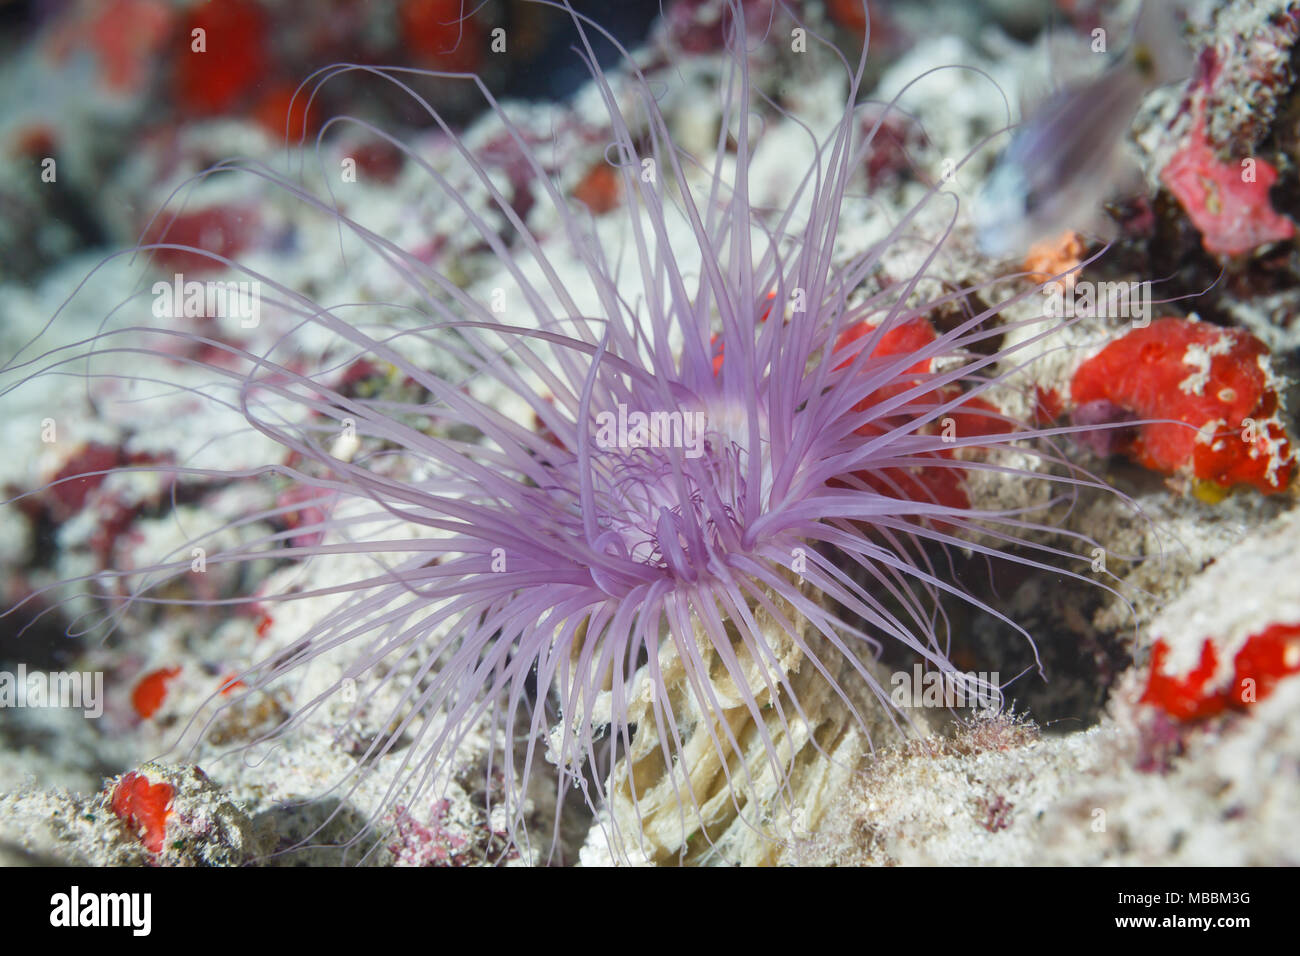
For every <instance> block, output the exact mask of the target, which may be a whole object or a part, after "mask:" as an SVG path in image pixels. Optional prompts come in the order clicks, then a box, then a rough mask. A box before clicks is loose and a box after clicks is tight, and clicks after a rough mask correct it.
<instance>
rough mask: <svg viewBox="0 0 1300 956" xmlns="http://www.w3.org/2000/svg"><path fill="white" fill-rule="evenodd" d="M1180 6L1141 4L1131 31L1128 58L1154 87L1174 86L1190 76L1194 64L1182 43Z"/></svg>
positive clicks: (1158, 1)
mask: <svg viewBox="0 0 1300 956" xmlns="http://www.w3.org/2000/svg"><path fill="white" fill-rule="evenodd" d="M1181 8H1182V5H1181V4H1180V3H1177V2H1172V0H1143V2H1142V5H1141V7H1140V8H1139V9H1138V15H1137V23H1136V24H1135V25H1134V27H1133V43H1132V47H1131V49H1130V56H1131V58H1132V61H1133V63H1134V65H1135V66H1136V67H1137V69H1138V70H1139V72H1141V73H1143V74H1144V75H1146V76H1148V77H1149V78H1150V80H1151V84H1152V85H1153V86H1164V85H1165V84H1166V83H1176V82H1179V81H1181V80H1185V79H1187V78H1188V77H1189V76H1191V75H1192V69H1193V67H1194V65H1195V60H1194V58H1193V57H1192V53H1191V50H1189V49H1188V47H1187V44H1186V43H1185V42H1184V41H1183V25H1182V23H1181V22H1180V20H1179V17H1178V14H1179V11H1180V10H1181Z"/></svg>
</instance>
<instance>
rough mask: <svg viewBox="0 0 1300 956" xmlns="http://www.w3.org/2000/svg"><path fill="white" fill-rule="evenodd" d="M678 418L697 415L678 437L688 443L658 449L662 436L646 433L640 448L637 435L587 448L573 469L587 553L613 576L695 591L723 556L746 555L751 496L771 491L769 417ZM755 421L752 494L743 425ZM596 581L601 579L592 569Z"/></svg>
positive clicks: (713, 412) (721, 412) (721, 413)
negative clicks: (685, 585)
mask: <svg viewBox="0 0 1300 956" xmlns="http://www.w3.org/2000/svg"><path fill="white" fill-rule="evenodd" d="M680 414H682V415H685V416H698V418H697V421H698V422H699V426H700V427H699V429H698V431H695V432H692V430H691V428H689V427H687V428H686V429H684V430H683V431H684V436H685V441H677V440H673V441H662V442H661V441H659V440H657V439H661V438H663V437H664V436H662V435H653V434H652V435H650V436H648V440H645V441H642V442H640V443H637V442H636V439H635V436H634V440H633V442H631V443H628V444H615V445H612V446H608V447H602V446H601V445H600V444H598V443H595V442H593V443H592V445H591V447H590V448H589V454H588V456H587V458H586V460H585V461H583V460H581V459H579V460H575V461H574V462H573V468H574V469H575V470H574V472H573V474H572V480H573V482H574V483H575V485H576V483H578V482H580V481H581V480H582V479H583V477H584V476H583V474H582V472H583V471H584V470H585V471H586V472H587V474H588V475H589V477H590V481H591V483H592V488H593V492H594V504H595V508H594V512H595V515H596V518H595V527H596V535H595V537H594V539H592V540H591V545H592V548H593V550H594V551H596V552H597V554H599V555H602V556H604V557H605V559H606V561H605V562H603V563H605V564H608V565H610V566H611V567H610V569H611V570H613V569H614V568H615V567H618V568H621V569H623V570H626V571H631V572H633V576H635V577H643V576H644V574H645V572H646V571H647V570H649V571H652V572H658V573H661V574H663V575H666V576H668V577H670V578H672V579H674V580H680V581H685V582H696V581H698V580H700V578H701V577H702V576H703V575H707V573H708V570H709V568H710V567H712V566H714V565H715V564H716V563H717V562H718V561H719V560H720V559H721V558H722V557H723V556H724V555H725V554H727V553H733V552H736V551H739V550H742V549H743V546H742V539H743V536H744V530H745V520H744V515H745V514H746V513H747V505H748V506H751V507H752V505H753V504H754V503H753V502H749V501H748V496H749V495H750V494H751V493H753V492H756V493H758V494H760V495H762V494H766V493H767V491H768V488H769V485H770V482H771V474H772V467H771V462H770V461H768V454H767V448H768V440H767V423H766V416H765V415H763V414H762V411H761V409H758V408H756V407H752V406H751V407H749V408H742V409H735V408H727V407H724V406H721V405H720V404H718V403H706V404H704V405H702V406H701V407H700V409H699V410H697V411H686V412H681V413H680ZM754 414H758V416H759V435H760V438H759V448H760V451H759V453H760V455H762V457H763V460H762V462H761V467H760V469H759V474H760V475H761V480H760V483H759V484H760V487H758V488H757V489H753V491H751V487H750V485H751V482H750V480H749V477H748V476H749V471H750V469H749V453H748V445H749V443H750V441H751V436H750V426H749V416H750V415H754ZM678 434H679V433H677V432H674V433H673V437H674V439H676V438H677V437H678ZM760 504H761V502H760ZM760 510H761V508H760ZM638 572H639V573H638ZM593 578H594V579H596V580H597V583H599V582H600V580H602V579H603V575H601V574H600V573H599V569H597V568H594V567H593Z"/></svg>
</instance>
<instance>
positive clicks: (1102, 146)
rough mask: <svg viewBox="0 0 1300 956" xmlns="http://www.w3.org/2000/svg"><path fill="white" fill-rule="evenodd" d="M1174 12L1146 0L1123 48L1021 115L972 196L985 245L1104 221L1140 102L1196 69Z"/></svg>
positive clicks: (1018, 243) (1015, 246)
mask: <svg viewBox="0 0 1300 956" xmlns="http://www.w3.org/2000/svg"><path fill="white" fill-rule="evenodd" d="M1175 12H1176V4H1173V3H1170V2H1169V0H1144V2H1143V4H1142V6H1141V7H1140V9H1139V10H1138V18H1137V24H1136V26H1135V28H1134V31H1133V40H1132V42H1131V43H1130V45H1129V48H1128V50H1127V51H1126V52H1125V54H1124V55H1123V56H1121V57H1120V58H1119V59H1118V60H1117V61H1116V62H1115V63H1114V64H1112V65H1111V66H1110V67H1108V68H1107V69H1105V70H1104V71H1102V72H1101V73H1100V74H1099V75H1098V76H1096V77H1095V78H1093V79H1092V80H1089V81H1088V82H1086V83H1083V84H1081V85H1078V86H1075V87H1073V88H1067V89H1065V90H1062V91H1061V92H1060V93H1057V94H1055V95H1054V96H1052V97H1051V98H1049V99H1048V100H1046V101H1045V102H1044V103H1043V104H1042V105H1041V106H1040V107H1039V108H1038V109H1037V110H1035V111H1034V112H1033V114H1032V115H1031V116H1029V117H1028V118H1027V119H1025V121H1024V122H1023V123H1022V124H1021V126H1020V128H1019V130H1018V131H1017V132H1016V135H1015V138H1014V139H1013V140H1012V141H1011V144H1010V145H1009V146H1008V147H1007V149H1006V151H1005V152H1004V153H1003V154H1002V156H1001V157H1000V158H999V159H998V162H997V165H996V166H995V167H994V168H993V172H992V173H991V174H990V176H989V179H988V181H987V183H985V186H984V189H983V190H982V191H981V193H980V194H979V196H977V197H976V199H975V207H974V214H975V227H976V233H977V238H978V241H979V245H980V249H981V250H982V251H983V252H984V253H985V254H987V255H991V256H1007V255H1012V254H1018V253H1024V252H1026V251H1028V249H1029V248H1030V247H1031V246H1033V245H1034V244H1036V243H1038V242H1040V241H1042V240H1043V239H1046V238H1050V237H1052V236H1056V235H1060V234H1061V233H1062V232H1063V231H1065V230H1067V229H1081V228H1085V227H1086V226H1089V225H1092V226H1096V225H1097V224H1098V223H1097V218H1096V217H1097V212H1098V209H1099V206H1100V204H1101V203H1102V202H1103V201H1105V200H1106V199H1108V198H1110V196H1111V194H1112V192H1113V191H1114V189H1115V187H1116V185H1117V184H1118V183H1119V181H1120V179H1121V178H1122V176H1123V173H1124V168H1123V167H1124V164H1123V157H1122V142H1123V139H1124V136H1125V134H1126V133H1127V132H1128V129H1129V126H1130V125H1132V123H1133V117H1134V115H1135V114H1136V112H1137V108H1138V105H1139V104H1140V103H1141V102H1142V99H1143V98H1144V97H1145V96H1146V95H1147V93H1149V92H1150V91H1151V90H1153V89H1155V88H1156V87H1158V86H1163V85H1165V84H1166V83H1172V82H1175V81H1177V80H1180V79H1184V78H1185V77H1187V76H1188V75H1189V74H1190V72H1191V66H1192V61H1191V58H1190V55H1189V53H1188V51H1187V49H1186V47H1185V46H1184V45H1183V44H1182V42H1181V41H1180V40H1179V26H1178V23H1177V21H1176V19H1175V16H1174V14H1175Z"/></svg>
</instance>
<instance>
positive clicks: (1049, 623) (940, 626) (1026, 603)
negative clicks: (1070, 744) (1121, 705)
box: [868, 548, 1132, 732]
mask: <svg viewBox="0 0 1300 956" xmlns="http://www.w3.org/2000/svg"><path fill="white" fill-rule="evenodd" d="M1006 554H1007V556H1013V557H1021V558H1024V559H1028V560H1034V559H1036V558H1038V559H1040V560H1041V556H1036V555H1035V554H1034V553H1033V552H1031V551H1030V550H1029V549H1009V550H1008V551H1007V552H1006ZM929 557H930V559H931V560H932V561H933V564H934V568H935V570H936V572H937V573H939V574H940V575H941V576H942V577H944V578H945V579H947V580H949V581H951V582H952V583H953V584H955V585H957V586H959V587H961V588H963V589H965V591H966V592H967V593H968V594H969V595H970V596H971V597H972V598H974V599H976V600H978V601H981V602H983V603H984V604H986V605H988V606H989V607H991V608H993V609H995V610H997V611H998V612H999V613H1001V614H1003V615H1005V616H1006V617H1007V618H1009V619H1010V620H1011V621H1014V622H1016V623H1017V624H1018V625H1020V627H1022V628H1024V630H1025V631H1027V632H1028V633H1029V634H1030V635H1031V636H1032V637H1033V642H1034V646H1031V645H1030V643H1029V641H1028V640H1027V639H1026V638H1025V636H1024V634H1023V633H1021V632H1020V631H1018V630H1016V629H1015V628H1014V627H1012V626H1011V625H1010V624H1007V623H1006V622H1004V621H1001V620H999V619H998V618H997V617H995V616H994V615H993V614H990V613H988V612H987V611H983V610H981V609H979V608H977V607H975V606H973V605H972V604H970V603H969V602H967V601H964V600H961V599H960V598H958V597H956V596H953V595H945V596H944V597H943V598H942V599H941V607H942V611H943V613H944V614H946V615H947V624H946V625H945V624H944V623H943V621H942V619H941V618H938V619H936V628H935V629H936V633H937V635H938V638H939V641H940V645H941V646H943V644H944V641H945V639H946V640H947V641H948V644H947V649H948V657H949V660H950V661H951V662H952V663H953V665H954V666H955V667H956V668H957V669H958V670H960V671H963V672H972V671H973V672H976V673H979V674H987V675H988V676H989V679H994V678H993V673H994V672H996V674H997V678H996V679H997V680H998V682H999V683H1000V684H1002V685H1004V691H1003V693H1004V698H1005V707H1006V708H1007V709H1011V708H1012V707H1014V711H1015V713H1016V714H1018V715H1022V716H1025V717H1028V718H1030V719H1032V720H1034V721H1035V722H1037V723H1038V724H1039V725H1040V726H1042V727H1044V728H1045V729H1048V730H1050V729H1051V728H1053V727H1056V729H1058V730H1059V731H1061V732H1075V731H1078V730H1083V729H1085V728H1087V727H1090V726H1092V725H1093V724H1095V723H1097V721H1098V720H1099V719H1100V718H1101V714H1102V709H1103V707H1104V706H1105V703H1106V700H1107V698H1108V696H1109V693H1110V688H1111V685H1112V683H1113V682H1114V680H1115V678H1117V677H1118V676H1119V675H1120V674H1122V673H1123V672H1124V671H1125V670H1126V669H1127V668H1128V666H1129V665H1130V664H1131V663H1132V658H1131V656H1130V652H1129V646H1128V642H1126V640H1125V639H1124V635H1123V634H1119V633H1109V632H1104V631H1099V630H1098V629H1097V628H1096V627H1094V626H1093V623H1092V621H1093V618H1094V615H1095V614H1096V612H1097V611H1098V610H1099V609H1100V608H1101V607H1102V606H1103V604H1104V603H1105V602H1106V600H1107V599H1108V598H1109V595H1108V593H1107V592H1106V591H1104V590H1102V589H1101V588H1099V587H1097V586H1096V585H1094V584H1091V583H1089V582H1087V581H1080V580H1076V579H1074V578H1071V577H1069V576H1067V575H1065V574H1063V573H1061V572H1060V571H1058V570H1055V569H1037V568H1028V567H1025V566H1023V565H1020V564H1016V563H1015V562H1013V561H1009V560H1005V559H993V560H991V561H989V560H985V558H984V557H983V556H981V555H978V554H972V555H970V556H964V555H961V554H957V553H954V554H952V555H951V556H949V555H945V554H944V553H943V552H942V551H941V550H939V549H937V548H935V549H931V551H930V554H929ZM1072 570H1076V571H1077V568H1073V569H1072ZM877 596H878V597H880V595H879V594H878V595H877ZM881 599H882V601H883V600H884V599H883V598H881ZM886 606H887V607H889V608H890V610H891V611H892V612H893V613H894V614H895V615H896V616H897V617H898V618H899V620H902V621H907V620H909V618H908V617H907V615H906V612H905V610H904V609H903V608H902V607H901V606H898V605H891V604H889V603H888V602H886ZM868 630H870V629H869V628H868ZM883 643H884V648H883V651H882V653H881V657H880V663H881V664H882V665H883V667H884V669H885V671H886V673H888V674H890V675H891V676H892V675H894V674H897V673H902V674H905V675H908V678H909V680H910V679H911V677H912V675H913V674H914V666H915V665H916V664H918V663H922V664H923V666H924V668H925V669H928V667H929V665H926V664H925V663H924V662H923V660H922V658H921V657H920V656H919V655H916V654H914V653H913V652H911V651H910V650H909V649H908V648H906V647H905V646H903V645H902V644H901V643H900V642H898V641H895V640H892V639H890V638H885V639H884V640H883ZM1034 647H1037V659H1036V658H1035V655H1034ZM1040 664H1041V674H1040V672H1039V671H1040ZM1017 675H1021V676H1019V677H1017ZM1008 682H1011V683H1010V684H1009V686H1007V685H1008ZM908 686H910V684H909V685H908ZM885 689H886V691H887V692H888V691H890V690H891V687H886V688H885ZM969 713H970V711H969V710H966V711H953V712H952V715H953V716H954V717H956V716H959V715H968V714H969ZM929 716H931V717H940V719H939V720H938V721H937V723H938V724H940V725H943V724H944V723H945V720H943V719H942V717H941V714H939V713H932V714H930V715H929Z"/></svg>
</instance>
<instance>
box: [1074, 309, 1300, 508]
mask: <svg viewBox="0 0 1300 956" xmlns="http://www.w3.org/2000/svg"><path fill="white" fill-rule="evenodd" d="M1279 388H1280V382H1279V381H1278V379H1277V378H1276V377H1275V376H1274V374H1273V372H1272V371H1271V368H1270V364H1269V356H1268V353H1267V350H1266V349H1265V347H1264V345H1263V343H1262V342H1260V341H1259V340H1258V339H1256V338H1255V337H1254V336H1253V335H1251V334H1250V333H1249V332H1245V331H1243V330H1241V329H1231V328H1219V327H1217V326H1214V325H1210V324H1208V323H1205V322H1198V321H1195V320H1193V319H1177V318H1163V319H1157V320H1155V321H1153V322H1151V323H1150V324H1149V325H1147V326H1145V327H1141V328H1137V327H1135V328H1133V329H1131V330H1130V331H1128V332H1126V333H1125V334H1123V335H1121V336H1120V337H1118V338H1116V339H1115V340H1114V341H1112V342H1110V343H1109V344H1108V345H1106V346H1105V347H1103V348H1102V349H1101V351H1100V352H1098V353H1097V354H1096V355H1094V356H1093V357H1092V358H1089V359H1087V360H1086V361H1084V362H1083V363H1082V364H1081V365H1080V366H1079V368H1078V369H1077V371H1075V373H1074V376H1073V378H1072V379H1071V381H1070V399H1071V402H1072V403H1073V405H1074V407H1075V408H1076V409H1079V408H1082V407H1086V406H1090V405H1093V404H1094V403H1104V405H1105V406H1108V407H1109V408H1110V409H1112V410H1114V411H1118V412H1126V413H1131V415H1132V417H1133V418H1135V419H1141V420H1142V423H1141V424H1137V425H1135V426H1133V427H1132V428H1131V429H1126V432H1127V434H1126V435H1123V436H1122V437H1120V438H1119V441H1118V446H1119V448H1118V450H1120V451H1121V452H1123V453H1124V454H1127V455H1130V456H1131V457H1132V458H1133V459H1134V460H1135V461H1136V462H1138V463H1139V464H1141V465H1142V466H1144V467H1146V468H1150V469H1152V470H1153V471H1158V472H1160V473H1162V474H1165V475H1170V476H1179V477H1184V478H1195V479H1198V480H1200V481H1203V482H1209V483H1211V484H1212V485H1214V486H1217V488H1218V489H1223V490H1226V489H1229V488H1231V487H1232V486H1234V485H1237V484H1246V485H1250V486H1252V487H1254V488H1256V489H1257V490H1258V491H1260V492H1262V493H1264V494H1273V493H1276V492H1279V491H1281V490H1283V489H1284V488H1286V487H1287V484H1288V483H1289V482H1290V480H1291V475H1292V472H1293V470H1294V465H1295V452H1294V450H1293V448H1292V444H1291V441H1290V439H1289V438H1288V436H1287V433H1286V430H1285V427H1284V426H1283V423H1282V419H1281V403H1280V399H1279ZM1117 420H1119V421H1122V420H1123V419H1122V418H1119V419H1117Z"/></svg>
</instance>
